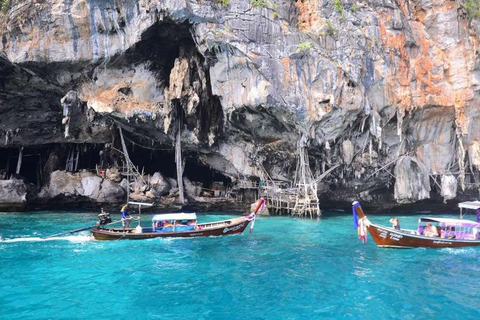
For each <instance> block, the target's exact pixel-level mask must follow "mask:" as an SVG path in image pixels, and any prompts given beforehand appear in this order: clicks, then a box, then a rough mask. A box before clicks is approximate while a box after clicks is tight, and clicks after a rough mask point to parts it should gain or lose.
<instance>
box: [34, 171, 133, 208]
mask: <svg viewBox="0 0 480 320" xmlns="http://www.w3.org/2000/svg"><path fill="white" fill-rule="evenodd" d="M125 195H126V193H125V190H124V189H123V188H122V187H121V186H120V185H119V184H118V183H114V182H112V181H110V180H107V179H102V178H101V177H99V176H97V175H95V174H93V173H90V172H80V173H73V174H72V173H69V172H65V171H54V172H52V174H51V176H50V181H49V183H48V185H46V186H45V188H44V189H43V190H42V191H41V193H40V201H41V202H46V203H51V202H52V201H58V199H61V200H62V201H64V199H65V198H74V199H82V200H85V199H88V200H90V201H91V202H97V203H109V204H119V203H123V202H125Z"/></svg>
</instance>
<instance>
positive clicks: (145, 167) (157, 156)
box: [127, 145, 232, 194]
mask: <svg viewBox="0 0 480 320" xmlns="http://www.w3.org/2000/svg"><path fill="white" fill-rule="evenodd" d="M127 149H128V153H129V157H130V160H131V161H132V162H133V164H134V165H135V166H137V167H138V168H139V171H140V172H143V173H144V174H148V175H153V174H154V173H155V172H160V173H162V174H163V175H164V176H165V177H167V178H170V179H174V180H176V179H177V171H176V170H177V169H176V165H175V151H174V150H173V148H172V149H169V148H166V149H163V150H153V149H145V148H141V147H138V146H135V145H128V146H127ZM185 156H186V158H185V168H184V171H183V177H184V178H187V179H188V180H190V181H191V182H192V183H193V184H196V185H200V186H201V187H202V189H205V191H208V190H215V189H219V190H220V189H224V188H225V189H226V188H228V187H229V186H230V185H231V183H232V180H231V178H230V177H228V176H225V175H223V174H222V173H221V172H219V171H217V170H214V169H212V168H211V167H209V166H206V165H204V164H202V163H200V162H199V161H198V155H197V154H196V153H193V154H192V153H190V154H186V155H185ZM221 186H223V187H224V188H222V187H221ZM215 194H218V193H215Z"/></svg>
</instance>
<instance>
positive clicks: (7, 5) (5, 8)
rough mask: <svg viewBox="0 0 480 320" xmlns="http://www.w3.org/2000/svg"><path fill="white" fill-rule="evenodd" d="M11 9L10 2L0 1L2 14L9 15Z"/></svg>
mask: <svg viewBox="0 0 480 320" xmlns="http://www.w3.org/2000/svg"><path fill="white" fill-rule="evenodd" d="M8 9H10V0H0V12H2V13H7V11H8Z"/></svg>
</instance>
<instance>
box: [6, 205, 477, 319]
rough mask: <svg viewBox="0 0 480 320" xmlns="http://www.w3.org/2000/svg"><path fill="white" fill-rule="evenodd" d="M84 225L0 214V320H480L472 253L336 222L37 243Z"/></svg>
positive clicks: (76, 219)
mask: <svg viewBox="0 0 480 320" xmlns="http://www.w3.org/2000/svg"><path fill="white" fill-rule="evenodd" d="M227 217H231V215H221V216H218V215H204V216H199V220H218V219H220V218H221V219H223V218H227ZM417 217H418V216H410V217H400V219H401V224H402V227H414V226H415V224H416V218H417ZM451 217H456V216H455V215H453V214H452V215H451ZM113 218H114V220H115V219H116V218H118V217H116V216H114V217H113ZM389 218H390V217H387V216H370V219H371V220H373V221H374V222H378V223H385V224H387V223H388V219H389ZM95 219H96V215H95V214H93V213H90V214H88V213H75V214H72V213H60V212H56V213H35V214H11V213H8V214H7V213H1V214H0V234H1V237H2V240H0V272H1V278H0V288H1V290H0V306H1V311H0V318H1V319H376V320H377V319H478V318H479V316H480V311H479V309H480V299H479V297H478V294H479V293H480V282H479V280H478V276H479V272H480V248H468V249H440V250H437V249H407V250H398V249H381V248H377V247H376V246H375V244H374V243H373V241H369V242H368V243H367V244H366V245H363V244H362V243H360V242H359V241H358V240H357V237H356V233H355V230H353V227H352V224H353V223H352V218H351V215H350V214H348V213H344V214H340V213H328V212H327V213H325V217H324V218H323V219H321V220H318V221H317V220H303V219H299V220H297V219H291V218H287V217H260V218H258V219H257V221H256V223H255V228H254V231H253V233H252V234H249V233H248V230H247V231H246V232H245V233H244V234H242V235H238V236H228V237H216V238H196V239H151V240H140V241H95V240H91V239H90V237H89V233H88V232H82V233H77V234H73V235H66V236H61V237H57V238H53V239H47V240H45V239H41V238H42V237H45V236H48V235H51V234H55V233H58V232H62V231H65V230H72V229H76V228H81V227H85V226H88V225H90V224H92V222H93V221H95ZM408 221H410V222H408ZM369 240H370V239H369Z"/></svg>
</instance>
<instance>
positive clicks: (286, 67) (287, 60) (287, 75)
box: [281, 57, 290, 91]
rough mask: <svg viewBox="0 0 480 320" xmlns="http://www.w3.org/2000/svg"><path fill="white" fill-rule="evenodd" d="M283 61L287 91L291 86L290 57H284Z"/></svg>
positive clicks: (284, 81)
mask: <svg viewBox="0 0 480 320" xmlns="http://www.w3.org/2000/svg"><path fill="white" fill-rule="evenodd" d="M281 62H282V65H283V83H284V88H285V91H288V88H289V87H290V58H289V57H285V58H282V60H281Z"/></svg>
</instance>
